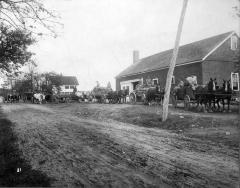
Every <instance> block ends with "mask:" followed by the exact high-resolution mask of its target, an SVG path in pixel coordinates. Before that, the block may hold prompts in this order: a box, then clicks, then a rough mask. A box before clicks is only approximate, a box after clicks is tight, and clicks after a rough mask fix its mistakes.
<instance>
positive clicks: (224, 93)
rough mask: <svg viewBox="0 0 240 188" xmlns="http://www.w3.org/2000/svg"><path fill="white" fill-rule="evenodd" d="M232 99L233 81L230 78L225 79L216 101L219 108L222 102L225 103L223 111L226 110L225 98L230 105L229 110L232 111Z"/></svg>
mask: <svg viewBox="0 0 240 188" xmlns="http://www.w3.org/2000/svg"><path fill="white" fill-rule="evenodd" d="M231 99H232V88H231V81H230V80H228V81H227V80H223V85H222V88H220V89H219V90H218V92H217V95H216V103H217V105H218V109H220V105H219V102H220V101H221V102H222V105H223V112H225V100H227V105H228V108H227V110H228V112H231V110H230V102H231Z"/></svg>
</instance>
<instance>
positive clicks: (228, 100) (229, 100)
mask: <svg viewBox="0 0 240 188" xmlns="http://www.w3.org/2000/svg"><path fill="white" fill-rule="evenodd" d="M227 102H228V112H231V110H230V102H231V98H227Z"/></svg>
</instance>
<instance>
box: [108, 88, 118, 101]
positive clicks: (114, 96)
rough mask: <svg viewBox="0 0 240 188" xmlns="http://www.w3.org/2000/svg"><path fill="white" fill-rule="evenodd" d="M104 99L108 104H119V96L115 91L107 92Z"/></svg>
mask: <svg viewBox="0 0 240 188" xmlns="http://www.w3.org/2000/svg"><path fill="white" fill-rule="evenodd" d="M106 99H107V100H108V101H109V103H112V104H114V103H118V102H119V96H118V92H117V91H109V92H108V93H107V95H106Z"/></svg>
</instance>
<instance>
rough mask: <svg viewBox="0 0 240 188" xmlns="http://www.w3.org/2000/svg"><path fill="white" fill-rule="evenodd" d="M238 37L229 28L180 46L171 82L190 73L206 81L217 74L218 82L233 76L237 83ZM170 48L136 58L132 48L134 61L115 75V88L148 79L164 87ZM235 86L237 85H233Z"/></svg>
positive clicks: (137, 55) (175, 81)
mask: <svg viewBox="0 0 240 188" xmlns="http://www.w3.org/2000/svg"><path fill="white" fill-rule="evenodd" d="M238 42H239V38H238V36H237V34H236V33H235V32H228V33H224V34H220V35H217V36H213V37H210V38H207V39H203V40H200V41H197V42H193V43H190V44H186V45H183V46H180V48H179V53H178V57H177V62H176V67H175V70H174V76H173V78H172V83H173V84H178V83H179V82H180V81H181V80H182V81H185V79H186V78H187V77H189V76H195V77H196V78H197V82H198V84H206V83H207V82H208V81H209V80H210V78H216V79H217V82H218V83H219V85H220V84H221V83H222V79H228V80H229V79H230V78H231V77H232V78H234V79H232V80H233V82H234V83H233V82H232V85H235V86H236V83H235V82H236V81H237V80H239V75H238V73H234V71H235V64H234V60H235V59H236V56H237V53H238V50H239V44H238ZM172 52H173V50H172V49H171V50H167V51H163V52H160V53H158V54H155V55H151V56H149V57H145V58H142V59H139V52H138V51H134V52H133V64H132V65H130V66H129V67H127V68H126V69H125V70H123V71H122V72H121V73H120V74H118V75H117V76H116V90H120V89H126V88H128V89H129V91H130V92H131V91H133V90H134V89H135V87H136V85H137V84H138V83H139V82H142V83H145V82H146V80H149V79H151V81H152V83H153V84H160V87H165V84H166V77H167V72H168V69H169V63H170V60H171V57H172ZM235 89H236V90H237V89H239V83H238V87H235Z"/></svg>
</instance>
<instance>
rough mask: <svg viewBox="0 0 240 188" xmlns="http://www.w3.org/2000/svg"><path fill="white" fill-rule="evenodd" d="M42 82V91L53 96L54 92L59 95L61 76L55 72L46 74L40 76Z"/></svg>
mask: <svg viewBox="0 0 240 188" xmlns="http://www.w3.org/2000/svg"><path fill="white" fill-rule="evenodd" d="M42 77H43V80H44V81H43V82H42V85H41V88H42V91H43V92H46V93H49V94H54V90H56V92H57V93H58V94H59V93H60V91H61V87H60V86H61V84H62V75H61V74H57V73H55V72H47V73H43V74H42Z"/></svg>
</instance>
